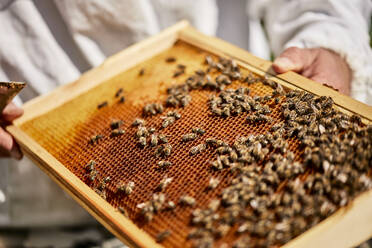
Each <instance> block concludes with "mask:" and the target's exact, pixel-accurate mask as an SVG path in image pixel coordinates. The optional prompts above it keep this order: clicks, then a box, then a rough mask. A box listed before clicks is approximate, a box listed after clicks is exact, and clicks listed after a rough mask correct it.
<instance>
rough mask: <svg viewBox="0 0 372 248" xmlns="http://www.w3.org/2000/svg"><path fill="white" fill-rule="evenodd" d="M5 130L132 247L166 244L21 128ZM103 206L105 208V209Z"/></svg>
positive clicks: (49, 173) (26, 152)
mask: <svg viewBox="0 0 372 248" xmlns="http://www.w3.org/2000/svg"><path fill="white" fill-rule="evenodd" d="M6 129H7V131H8V132H9V133H11V134H12V135H13V136H14V138H15V139H16V141H17V142H18V144H19V145H20V147H21V149H22V151H23V153H24V154H26V155H27V156H28V157H29V158H30V159H31V160H32V161H33V162H35V164H36V165H37V166H38V167H39V168H40V169H41V170H42V171H44V172H45V173H46V174H47V175H48V176H49V177H50V178H52V179H53V181H54V182H56V183H57V184H58V185H59V186H60V187H61V188H62V189H63V190H64V191H66V192H67V193H68V194H69V195H70V196H71V197H72V198H73V199H74V200H75V201H77V202H78V203H79V204H80V205H81V206H82V207H83V208H84V209H86V210H87V211H88V212H89V213H90V214H91V215H92V216H94V217H95V218H96V219H97V220H98V221H99V222H100V223H101V224H102V225H103V226H105V228H107V229H108V230H109V231H110V232H112V233H113V234H115V236H116V237H118V238H119V239H120V240H121V241H122V242H124V243H125V244H127V245H128V246H130V247H151V248H152V247H155V248H161V247H163V246H161V245H159V244H158V243H156V242H155V240H154V239H153V238H152V237H151V236H150V235H149V234H147V233H146V232H145V231H143V230H141V229H140V228H138V227H137V225H135V224H134V223H133V222H132V221H131V220H130V219H128V218H126V217H125V216H124V215H123V214H121V213H119V212H118V211H117V210H116V209H115V208H114V207H112V206H111V205H110V204H109V203H108V202H106V201H105V200H103V199H102V198H101V197H100V196H99V195H98V194H96V193H94V191H92V189H91V188H90V187H89V186H87V185H86V184H85V183H84V182H83V181H81V180H80V179H79V178H78V177H76V176H75V175H74V174H73V173H72V172H70V171H69V170H68V169H67V168H66V167H64V166H63V165H62V164H61V163H60V162H59V161H58V160H57V159H55V158H54V157H53V156H52V155H50V154H49V153H48V152H47V151H46V150H45V149H44V148H43V147H41V146H40V145H39V144H38V143H37V142H35V141H34V140H33V139H32V138H31V137H29V136H28V135H27V134H26V133H24V132H23V131H22V130H21V129H20V128H18V127H16V126H14V125H12V126H8V127H7V128H6ZM46 161H48V162H46ZM45 164H47V166H46V165H45ZM66 182H69V183H66ZM96 203H98V204H96ZM93 206H94V207H93ZM94 209H96V211H94ZM103 209H106V210H105V211H103ZM109 223H114V225H109Z"/></svg>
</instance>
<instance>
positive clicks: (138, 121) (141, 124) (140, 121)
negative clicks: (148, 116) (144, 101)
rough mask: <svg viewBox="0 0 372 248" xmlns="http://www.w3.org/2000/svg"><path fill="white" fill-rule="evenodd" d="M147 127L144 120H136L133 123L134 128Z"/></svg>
mask: <svg viewBox="0 0 372 248" xmlns="http://www.w3.org/2000/svg"><path fill="white" fill-rule="evenodd" d="M144 125H146V121H145V120H143V119H140V118H136V119H135V120H134V121H133V123H132V126H134V127H135V126H144Z"/></svg>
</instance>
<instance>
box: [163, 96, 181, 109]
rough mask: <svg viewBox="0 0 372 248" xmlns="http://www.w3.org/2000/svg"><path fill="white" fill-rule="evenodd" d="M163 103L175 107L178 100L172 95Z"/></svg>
mask: <svg viewBox="0 0 372 248" xmlns="http://www.w3.org/2000/svg"><path fill="white" fill-rule="evenodd" d="M165 104H166V105H167V106H170V107H177V106H178V104H179V100H177V99H176V98H175V97H174V96H172V95H171V96H168V97H167V100H166V101H165Z"/></svg>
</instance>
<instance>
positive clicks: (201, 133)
mask: <svg viewBox="0 0 372 248" xmlns="http://www.w3.org/2000/svg"><path fill="white" fill-rule="evenodd" d="M192 132H193V133H196V134H199V135H204V134H205V130H204V129H201V128H199V127H197V128H193V129H192Z"/></svg>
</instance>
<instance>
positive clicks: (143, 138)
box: [138, 136, 147, 147]
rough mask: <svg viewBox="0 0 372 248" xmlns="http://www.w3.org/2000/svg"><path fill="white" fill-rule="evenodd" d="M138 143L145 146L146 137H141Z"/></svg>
mask: <svg viewBox="0 0 372 248" xmlns="http://www.w3.org/2000/svg"><path fill="white" fill-rule="evenodd" d="M138 144H140V146H142V147H145V146H146V145H147V140H146V137H143V136H142V137H139V139H138Z"/></svg>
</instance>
